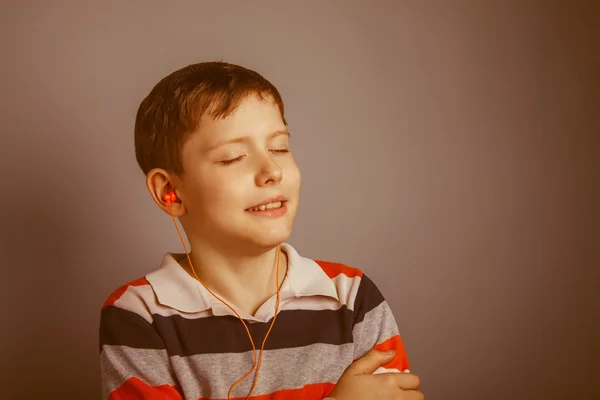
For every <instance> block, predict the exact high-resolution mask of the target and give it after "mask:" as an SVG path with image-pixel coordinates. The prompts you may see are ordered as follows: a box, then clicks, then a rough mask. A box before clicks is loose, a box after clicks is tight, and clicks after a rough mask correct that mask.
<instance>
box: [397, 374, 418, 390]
mask: <svg viewBox="0 0 600 400" xmlns="http://www.w3.org/2000/svg"><path fill="white" fill-rule="evenodd" d="M396 382H397V383H398V386H399V387H400V389H403V390H417V389H418V388H419V386H421V380H420V379H419V377H418V376H417V375H415V374H411V373H407V374H396Z"/></svg>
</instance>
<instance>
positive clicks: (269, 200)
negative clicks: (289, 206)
mask: <svg viewBox="0 0 600 400" xmlns="http://www.w3.org/2000/svg"><path fill="white" fill-rule="evenodd" d="M277 201H282V202H283V201H287V198H285V197H284V196H282V195H279V196H275V197H271V198H268V199H266V200H265V201H262V202H260V203H258V204H255V205H253V206H250V207H248V208H254V207H260V206H264V205H266V204H269V203H275V202H277Z"/></svg>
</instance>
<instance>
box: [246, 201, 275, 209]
mask: <svg viewBox="0 0 600 400" xmlns="http://www.w3.org/2000/svg"><path fill="white" fill-rule="evenodd" d="M280 207H281V202H280V201H276V202H274V203H269V204H263V205H262V206H258V207H252V208H251V209H250V211H265V210H272V209H274V208H280Z"/></svg>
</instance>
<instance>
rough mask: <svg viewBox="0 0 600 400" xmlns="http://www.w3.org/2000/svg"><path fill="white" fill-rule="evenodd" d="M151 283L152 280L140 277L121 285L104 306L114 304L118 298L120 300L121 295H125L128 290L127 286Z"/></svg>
mask: <svg viewBox="0 0 600 400" xmlns="http://www.w3.org/2000/svg"><path fill="white" fill-rule="evenodd" d="M149 284H150V282H148V280H146V278H140V279H136V280H135V281H132V282H129V283H126V284H125V285H123V286H121V287H119V288H118V289H117V290H115V291H114V292H112V294H111V295H110V296H108V299H106V301H105V302H104V304H103V305H102V308H106V307H108V306H112V305H113V304H115V302H116V301H117V300H119V299H120V298H121V296H123V293H125V291H126V290H127V288H128V287H129V286H144V285H149Z"/></svg>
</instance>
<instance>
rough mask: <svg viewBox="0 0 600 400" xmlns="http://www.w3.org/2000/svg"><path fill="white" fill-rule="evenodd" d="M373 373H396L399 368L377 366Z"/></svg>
mask: <svg viewBox="0 0 600 400" xmlns="http://www.w3.org/2000/svg"><path fill="white" fill-rule="evenodd" d="M373 373H374V374H387V373H397V374H399V373H400V370H399V369H398V368H383V367H379V368H377V370H376V371H375V372H373Z"/></svg>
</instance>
